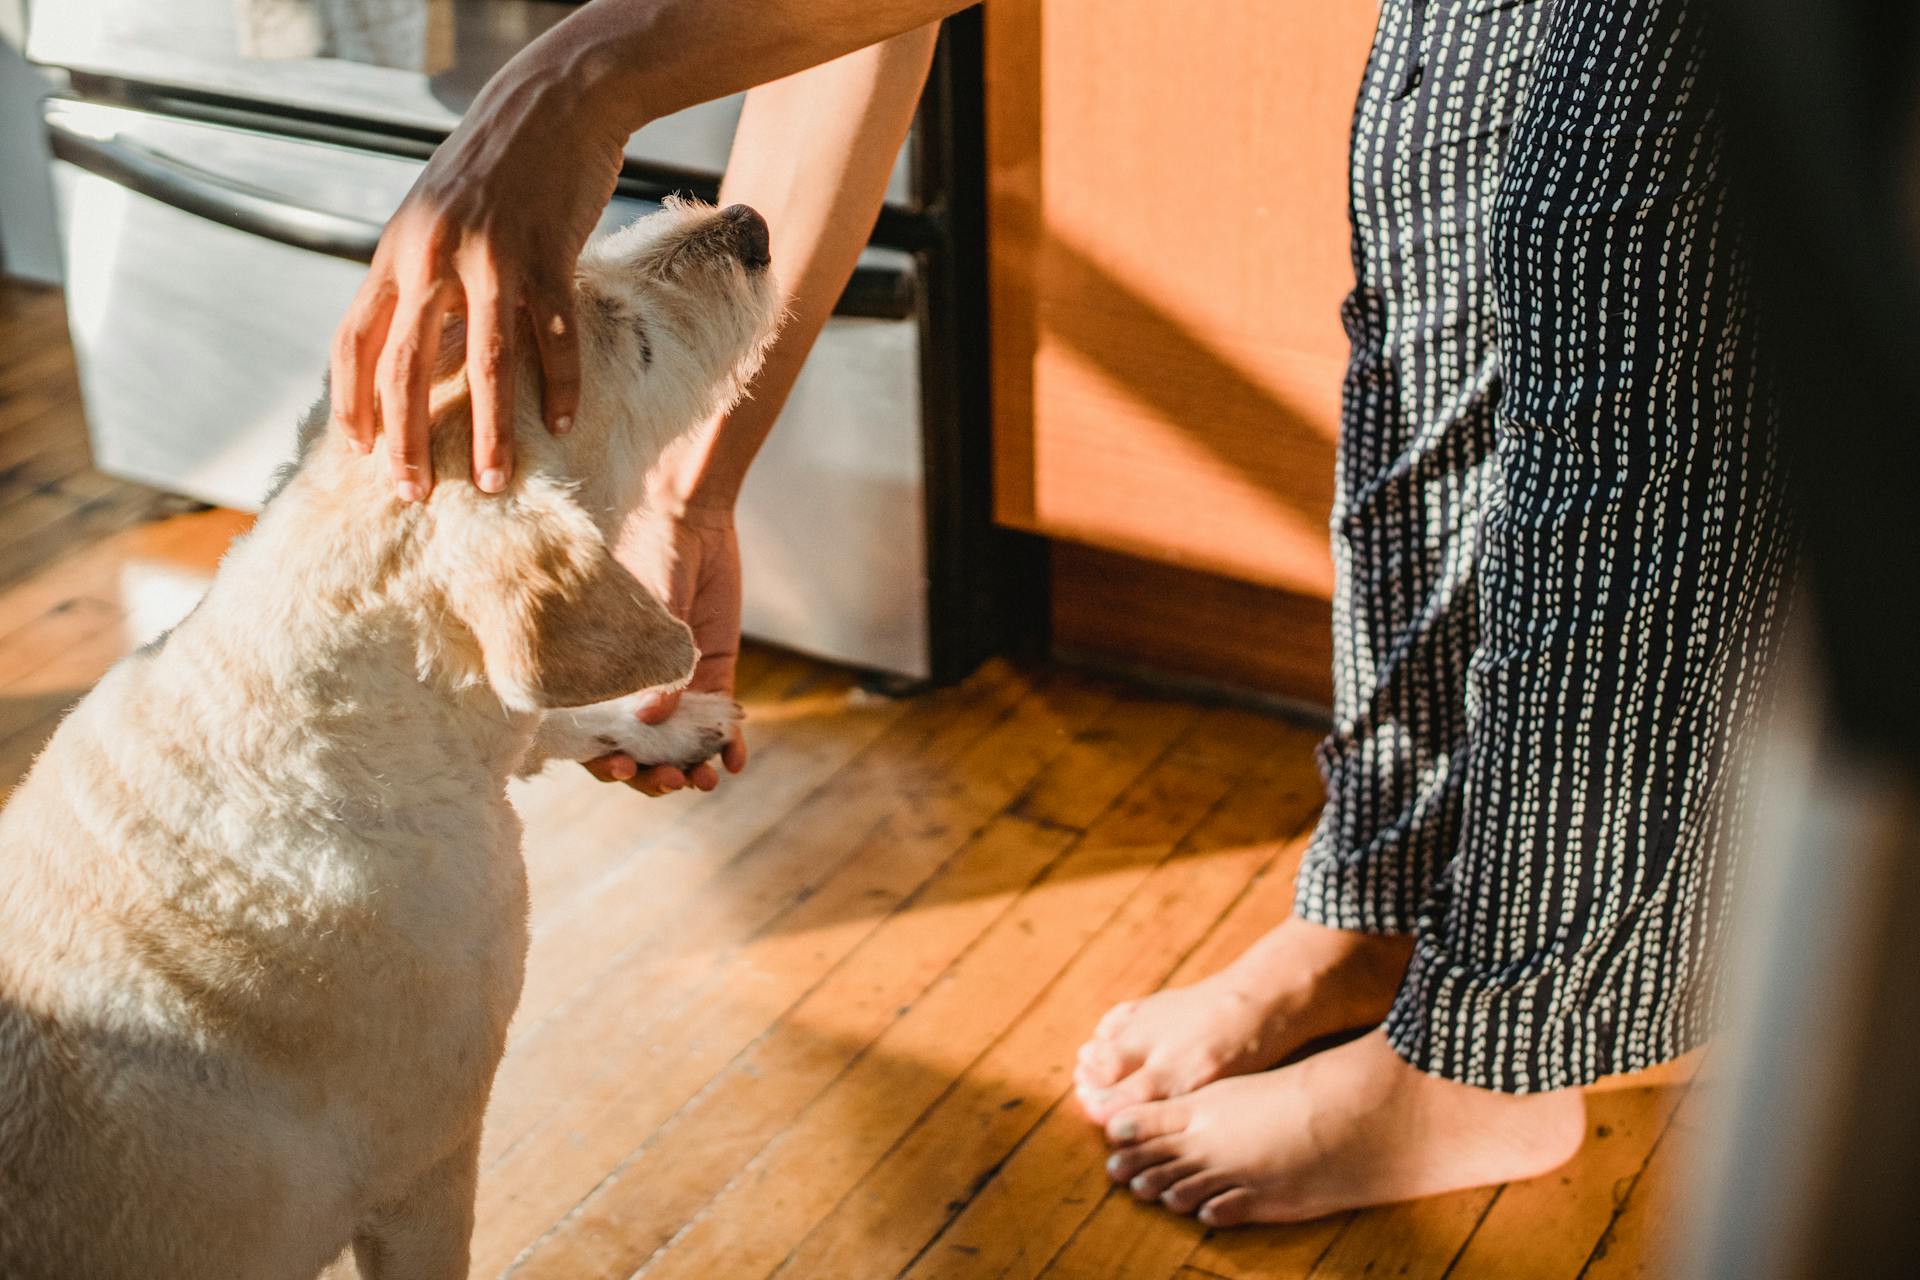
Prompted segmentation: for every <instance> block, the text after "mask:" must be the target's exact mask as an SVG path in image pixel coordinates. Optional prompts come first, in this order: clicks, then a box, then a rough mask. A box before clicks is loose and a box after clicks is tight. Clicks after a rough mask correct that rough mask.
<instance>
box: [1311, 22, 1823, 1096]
mask: <svg viewBox="0 0 1920 1280" xmlns="http://www.w3.org/2000/svg"><path fill="white" fill-rule="evenodd" d="M1693 21H1694V19H1693V17H1692V15H1690V14H1689V13H1688V12H1687V11H1686V5H1685V4H1684V3H1683V2H1682V0H1532V2H1530V0H1385V5H1384V9H1383V11H1382V14H1381V20H1380V27H1379V33H1378V35H1377V37H1376V41H1375V44H1374V49H1373V53H1372V56H1371V59H1370V61H1369V64H1368V67H1367V72H1366V77H1365V80H1364V82H1363V85H1362V89H1361V94H1360V101H1359V106H1358V110H1357V114H1356V117H1355V123H1354V130H1353V160H1352V163H1353V177H1352V213H1353V257H1354V271H1355V276H1356V283H1355V288H1354V290H1353V293H1352V294H1351V295H1350V296H1349V297H1348V299H1347V302H1346V304H1345V310H1344V318H1345V321H1346V326H1347V330H1348V333H1349V335H1350V337H1351V339H1352V344H1353V355H1352V362H1351V365H1350V367H1349V371H1348V374H1347V379H1346V386H1345V394H1344V407H1343V418H1344V421H1343V425H1342V438H1341V444H1340V453H1339V461H1338V467H1339V478H1338V481H1339V482H1338V490H1337V498H1336V502H1335V508H1334V513H1333V523H1332V533H1333V546H1334V555H1335V565H1336V571H1337V574H1336V580H1337V587H1336V596H1335V609H1334V619H1335V621H1334V642H1335V643H1334V650H1335V666H1334V677H1335V709H1334V711H1335V714H1334V721H1335V723H1334V728H1333V731H1332V733H1331V735H1330V736H1329V737H1328V739H1327V740H1326V742H1325V743H1324V745H1323V746H1322V748H1321V757H1320V763H1321V768H1322V771H1323V773H1324V775H1325V778H1326V785H1327V805H1326V810H1325V813H1324V815H1323V817H1322V819H1321V822H1320V825H1319V828H1318V829H1317V831H1316V832H1315V835H1314V838H1313V840H1312V842H1311V843H1310V845H1309V848H1308V851H1307V854H1306V857H1305V860H1304V862H1303V864H1302V867H1301V871H1300V877H1299V885H1298V892H1297V897H1296V903H1297V905H1296V910H1297V911H1298V912H1299V914H1301V915H1302V916H1305V917H1307V918H1309V919H1312V920H1317V921H1319V922H1321V923H1324V924H1329V925H1334V926H1337V927H1342V928H1348V929H1357V930H1364V931H1368V932H1377V933H1411V934H1412V935H1413V937H1414V940H1415V943H1414V952H1413V959H1412V963H1411V967H1410V969H1409V971H1408V973H1407V977H1406V980H1405V982H1404V985H1403V986H1402V988H1401V990H1400V993H1399V996H1398V998H1397V1000H1396V1002H1395V1004H1394V1006H1393V1010H1392V1013H1391V1015H1390V1016H1389V1018H1388V1021H1387V1034H1388V1037H1389V1039H1390V1040H1391V1042H1392V1043H1393V1045H1394V1047H1395V1049H1396V1050H1397V1051H1398V1052H1399V1053H1400V1054H1401V1055H1402V1056H1403V1057H1404V1058H1406V1059H1407V1060H1408V1061H1409V1062H1411V1063H1413V1064H1414V1065H1415V1066H1417V1067H1419V1068H1421V1069H1423V1070H1425V1071H1429V1072H1432V1073H1434V1074H1437V1075H1441V1076H1444V1077H1447V1078H1449V1079H1454V1080H1459V1081H1462V1082H1465V1083H1469V1084H1473V1085H1478V1086H1481V1087H1485V1088H1492V1089H1502V1090H1509V1091H1515V1092H1526V1091H1533V1090H1541V1089H1553V1088H1561V1087H1565V1086H1569V1085H1575V1084H1580V1083H1584V1082H1587V1081H1590V1080H1592V1079H1594V1078H1595V1077H1597V1076H1601V1075H1605V1074H1608V1073H1611V1072H1617V1071H1626V1070H1633V1069H1638V1068H1641V1067H1645V1066H1649V1065H1651V1064H1653V1063H1655V1062H1659V1061H1662V1060H1665V1059H1667V1058H1671V1057H1674V1056H1677V1055H1678V1054H1680V1053H1682V1052H1684V1051H1685V1050H1687V1049H1688V1048H1690V1047H1692V1046H1694V1045H1695V1044H1697V1043H1698V1042H1699V1041H1700V1040H1701V1039H1702V1038H1703V1037H1704V1035H1705V1033H1706V1031H1707V1029H1708V1027H1709V1025H1710V1020H1711V1016H1712V1012H1713V1008H1714V1005H1715V986H1716V981H1715V966H1714V960H1715V952H1716V943H1717V941H1718V939H1719V936H1720V932H1721V928H1722V918H1723V914H1724V912H1723V906H1724V903H1725V899H1726V896H1727V886H1728V879H1729V870H1730V867H1729V853H1730V851H1731V848H1732V846H1733V845H1734V844H1735V843H1736V835H1737V826H1738V814H1739V811H1740V809H1741V802H1742V787H1743V776H1744V772H1745V770H1744V767H1743V761H1744V757H1745V755H1746V754H1747V752H1746V750H1745V742H1746V738H1747V736H1748V735H1747V734H1746V733H1745V732H1744V730H1745V728H1746V726H1747V725H1749V724H1750V723H1751V722H1752V721H1753V720H1754V719H1755V713H1756V712H1757V711H1758V710H1759V709H1760V707H1761V705H1762V699H1763V697H1764V677H1765V676H1766V674H1767V672H1768V670H1769V666H1770V658H1771V656H1772V654H1773V652H1774V649H1775V644H1774V637H1775V635H1776V633H1777V631H1778V629H1779V627H1778V622H1779V616H1780V614H1781V613H1782V612H1783V611H1784V603H1785V600H1786V598H1787V588H1788V579H1789V572H1788V571H1789V566H1790V563H1791V530H1790V527H1789V525H1790V520H1789V519H1788V516H1787V511H1786V504H1785V501H1784V495H1783V483H1782V475H1781V472H1780V469H1779V463H1778V460H1777V459H1776V456H1775V450H1774V445H1773V439H1772V419H1771V413H1770V403H1769V399H1768V395H1767V391H1766V386H1765V382H1764V379H1763V378H1762V377H1761V376H1760V372H1759V370H1758V369H1757V368H1756V361H1755V357H1754V345H1755V334H1754V331H1753V329H1754V326H1753V324H1752V321H1751V317H1750V314H1749V310H1748V299H1747V289H1748V281H1747V267H1746V264H1745V261H1744V259H1743V257H1742V255H1741V253H1740V252H1739V250H1738V247H1737V243H1736V242H1737V236H1736V235H1735V233H1734V231H1733V230H1732V228H1731V227H1730V225H1729V217H1728V210H1727V205H1726V198H1725V193H1724V190H1723V186H1722V174H1721V168H1720V147H1719V143H1718V140H1717V133H1716V128H1715V112H1714V108H1713V104H1712V101H1711V95H1710V94H1709V93H1708V92H1707V91H1706V90H1705V89H1704V88H1703V86H1702V83H1701V72H1702V68H1701V56H1700V43H1699V39H1698V35H1697V32H1696V31H1695V29H1694V27H1693Z"/></svg>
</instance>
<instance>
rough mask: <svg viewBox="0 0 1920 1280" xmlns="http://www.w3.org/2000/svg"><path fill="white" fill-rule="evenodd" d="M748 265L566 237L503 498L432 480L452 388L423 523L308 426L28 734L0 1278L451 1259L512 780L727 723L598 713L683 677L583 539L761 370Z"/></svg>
mask: <svg viewBox="0 0 1920 1280" xmlns="http://www.w3.org/2000/svg"><path fill="white" fill-rule="evenodd" d="M766 246H767V240H766V224H765V223H764V222H762V221H761V220H760V217H759V215H757V214H755V213H753V212H752V211H751V210H747V209H742V208H735V209H730V210H727V211H724V212H714V211H713V210H711V209H707V208H705V207H696V206H692V205H675V206H673V207H670V208H669V209H668V210H667V211H665V212H663V213H660V214H657V215H655V216H653V217H650V218H646V219H643V220H642V221H640V222H638V223H636V224H635V225H634V226H632V227H629V228H627V229H626V230H625V231H622V232H621V233H619V234H618V235H615V236H612V237H610V238H608V239H606V240H602V241H600V242H598V243H596V244H594V245H591V246H589V248H588V250H587V252H586V254H585V256H584V257H583V259H582V261H581V263H580V270H579V291H580V302H579V317H580V319H579V328H580V341H581V356H582V363H583V375H584V377H583V397H584V398H583V402H582V404H581V407H580V411H579V413H578V415H577V419H576V420H577V422H578V424H579V425H578V427H577V428H576V429H575V430H574V431H573V432H572V433H571V434H570V435H567V436H563V437H558V438H556V437H551V436H549V435H548V434H547V432H546V431H545V430H544V429H543V428H542V427H541V426H540V423H539V414H538V410H537V404H536V401H537V398H538V397H537V394H536V393H535V392H534V390H533V388H532V387H531V386H530V385H529V384H531V383H533V381H534V379H533V376H532V373H531V370H530V369H529V371H528V373H527V374H526V375H525V376H523V377H522V379H521V380H520V381H521V387H522V395H521V401H520V406H519V413H518V421H517V422H516V424H515V447H516V455H517V457H518V459H519V463H520V466H519V473H518V475H517V476H516V478H515V481H514V483H513V485H512V487H511V488H510V490H509V491H508V492H507V493H506V494H504V495H502V496H500V497H487V496H484V495H482V494H480V493H479V492H478V491H477V490H475V489H474V488H473V487H472V486H471V485H470V484H468V483H465V482H463V481H459V480H455V479H447V478H445V477H459V476H465V475H467V474H469V471H468V468H469V464H470V449H471V445H470V441H469V439H468V436H469V432H470V430H471V428H470V425H469V423H470V419H469V417H468V414H467V409H466V396H465V386H464V380H463V378H462V377H461V376H460V375H458V374H457V373H454V374H447V373H445V372H444V371H443V376H442V378H441V380H440V383H439V385H438V386H437V387H436V392H435V397H434V422H435V426H434V456H435V469H436V474H438V475H440V476H441V477H443V479H442V481H441V483H440V484H439V485H438V486H437V487H436V488H435V490H434V493H433V495H432V497H431V498H430V499H429V500H428V501H427V502H425V503H423V504H416V505H404V504H401V503H399V502H397V501H396V500H395V499H394V498H393V497H392V496H391V495H390V485H389V481H388V477H387V472H386V467H385V464H384V462H383V461H382V460H381V459H380V458H379V457H378V456H377V455H376V456H371V457H369V456H362V455H360V454H358V453H356V452H355V451H354V450H353V449H352V448H351V447H350V445H349V444H348V443H347V442H346V441H345V440H344V439H343V438H341V436H340V435H339V433H337V432H330V431H327V430H325V429H324V428H323V425H322V424H323V422H324V410H323V408H317V409H316V411H315V412H314V413H313V414H312V415H310V417H309V421H308V422H307V424H306V425H305V427H304V428H303V431H304V433H305V438H304V442H303V446H302V451H301V452H302V457H301V460H300V461H299V462H298V463H297V464H296V466H295V468H294V470H293V471H292V472H291V474H290V475H289V476H288V477H287V478H286V479H285V481H284V483H283V485H282V486H281V489H280V491H279V492H278V494H277V496H276V497H275V498H274V499H273V500H272V502H270V503H269V504H268V506H267V509H266V511H265V512H264V513H263V514H262V515H261V517H260V520H259V522H258V524H257V525H256V526H255V527H254V529H253V530H252V532H250V533H249V534H248V535H247V536H246V537H244V538H243V539H241V540H240V541H239V542H237V543H236V544H235V546H234V548H233V550H232V551H231V552H230V553H229V554H228V556H227V557H226V560H225V562H224V563H223V564H222V566H221V569H220V573H219V575H218V577H217V578H216V579H215V581H214V583H213V586H212V588H211V590H210V591H209V592H208V594H207V596H206V598H205V599H204V600H203V601H202V602H201V604H200V606H199V607H198V608H197V609H196V610H195V611H194V612H193V614H191V615H190V616H189V617H188V618H187V619H186V620H185V621H183V622H182V623H181V624H180V625H179V626H178V627H177V628H175V629H174V631H173V632H172V633H171V634H170V635H168V636H167V637H165V638H164V639H163V640H162V641H160V642H158V643H156V644H154V645H152V646H150V647H149V648H147V649H146V650H144V651H142V652H140V653H138V654H135V655H133V656H132V657H129V658H127V659H126V660H125V661H123V662H121V663H120V664H119V665H117V666H116V667H114V668H113V670H111V671H110V672H108V673H107V676H106V678H105V679H103V680H102V681H101V682H100V684H99V686H98V687H97V688H95V689H94V691H93V692H92V693H91V694H89V695H88V697H87V698H86V700H85V701H84V702H82V703H81V704H80V705H79V707H78V708H76V709H75V711H74V712H73V714H72V715H70V716H69V717H68V718H67V719H66V721H65V722H64V723H63V724H62V725H61V726H60V728H59V730H58V731H57V732H56V733H55V734H54V736H53V740H52V742H51V743H50V744H49V746H48V747H47V749H46V751H45V752H44V753H43V754H42V755H41V757H40V759H39V761H38V762H37V763H36V764H35V766H34V769H33V771H32V773H31V774H30V775H29V776H28V777H27V779H26V781H25V782H24V783H22V784H21V786H20V788H19V790H18V791H17V792H16V793H15V794H14V797H13V799H12V802H11V803H10V804H9V805H8V807H7V809H6V812H5V814H4V815H3V816H0V1276H4V1277H6V1278H7V1280H122V1278H124V1280H135V1278H137V1280H217V1278H219V1277H235V1278H236V1280H280V1278H282V1277H285V1278H286V1280H295V1278H296V1277H297V1278H299V1280H308V1278H310V1277H312V1276H314V1275H315V1274H316V1273H318V1272H319V1271H320V1270H321V1269H322V1268H323V1267H325V1266H326V1265H327V1264H328V1263H330V1262H331V1261H332V1260H333V1259H334V1258H335V1257H336V1256H337V1255H338V1254H339V1253H340V1252H341V1251H342V1250H343V1249H344V1248H346V1247H347V1246H348V1244H349V1243H351V1245H352V1247H353V1249H354V1252H355V1255H356V1257H357V1260H358V1262H359V1265H360V1268H361V1271H362V1273H363V1275H365V1276H368V1277H370V1278H377V1277H406V1278H408V1280H426V1278H428V1277H432V1278H436V1280H437V1278H440V1277H458V1276H465V1275H466V1273H467V1255H468V1241H469V1236H470V1234H471V1229H472V1224H473V1196H474V1179H475V1172H476V1159H477V1156H476V1153H477V1149H478V1144H479V1139H480V1125H481V1117H482V1113H483V1111H484V1110H485V1107H486V1101H487V1093H488V1090H489V1088H490V1087H491V1085H492V1082H493V1074H494V1069H495V1067H496V1065H497V1064H498V1062H499V1058H500V1054H501V1051H502V1047H503V1045H504V1042H505V1037H506V1030H507V1021H508V1019H509V1017H510V1016H511V1015H512V1013H513V1009H514V1006H515V1004H516V1003H517V1002H518V1000H519V998H520V980H521V966H522V962H523V958H524V954H525V950H526V878H525V870H524V867H523V865H522V863H521V859H520V850H519V844H520V824H519V822H518V820H517V819H516V818H515V816H514V813H513V810H512V808H511V806H510V805H509V804H508V802H507V796H506V790H505V786H506V781H507V779H508V777H509V775H511V774H512V773H514V772H515V771H516V770H522V771H524V770H527V769H529V768H532V767H537V766H538V764H539V763H541V762H542V761H543V760H544V759H545V758H548V757H569V758H575V759H584V758H588V757H592V756H599V755H603V754H606V753H607V752H608V751H611V750H616V749H618V750H625V751H627V752H630V753H631V754H632V755H634V756H635V757H637V758H639V759H641V760H643V761H649V762H653V761H670V762H673V763H678V764H691V763H692V762H695V761H697V760H701V759H704V758H706V757H707V756H708V755H710V754H711V753H712V752H713V750H714V749H715V748H716V747H717V746H718V744H719V743H720V741H721V740H722V739H723V738H724V736H725V735H726V734H727V732H728V731H729V729H730V728H731V726H732V723H733V719H734V717H735V715H736V714H737V710H736V709H735V708H734V707H733V706H732V704H731V703H730V702H728V701H726V700H724V699H717V698H713V697H698V698H696V697H689V698H688V699H686V700H685V701H683V703H682V704H681V705H682V711H681V712H680V713H679V714H677V715H676V716H675V718H674V719H672V720H670V721H668V722H667V723H666V724H664V725H660V726H657V727H650V726H647V725H643V724H641V723H639V721H638V720H636V718H635V717H634V714H633V707H632V704H631V702H630V701H620V702H615V703H612V704H610V705H591V704H601V703H603V702H604V700H607V699H614V698H616V697H618V696H619V695H627V694H631V693H633V691H635V690H640V689H645V688H649V687H657V686H674V685H679V684H682V683H684V682H685V680H686V679H687V677H688V675H689V673H690V672H691V670H692V668H693V662H694V657H695V654H694V648H693V644H692V640H691V637H690V635H689V633H688V631H687V628H686V627H685V626H683V625H682V624H681V623H680V622H678V621H676V620H675V619H674V618H672V617H671V616H670V615H669V614H668V613H667V611H666V610H665V609H664V608H663V607H662V605H661V604H660V602H659V601H658V600H657V599H656V598H654V597H653V596H652V595H651V594H649V593H648V592H647V591H646V590H645V589H644V588H642V587H641V586H640V584H639V583H638V582H637V581H636V580H635V579H634V578H633V577H632V576H631V575H629V574H628V573H627V571H626V570H625V569H623V568H621V566H620V565H619V564H618V563H617V562H616V561H615V560H614V557H613V555H612V554H611V552H610V549H609V548H610V540H611V539H613V538H614V536H615V534H616V532H617V531H618V530H619V528H620V526H621V524H622V522H623V520H624V518H625V516H626V515H627V514H628V512H629V511H630V510H631V509H632V508H633V507H634V506H635V505H636V504H637V502H638V501H639V500H640V497H641V491H642V480H643V477H644V476H645V473H646V472H647V470H648V468H649V467H650V466H651V465H652V464H653V462H654V460H655V459H656V458H657V457H658V456H659V454H660V451H661V450H662V448H664V447H665V446H666V445H667V444H668V443H669V442H671V441H672V440H673V439H674V438H675V437H677V436H679V435H681V434H682V433H684V432H686V431H687V430H689V429H690V428H692V427H694V426H695V425H696V424H698V423H700V422H702V421H703V420H705V419H706V418H707V417H708V416H709V415H710V414H712V413H713V412H715V411H716V410H717V409H718V408H720V407H721V406H723V405H726V404H728V403H729V402H731V401H732V399H733V398H735V397H736V396H737V395H738V394H739V393H740V390H741V387H742V385H743V383H744V381H745V379H746V378H748V377H749V376H751V373H752V371H753V369H754V368H755V367H756V366H757V363H758V361H759V358H760V354H761V352H762V351H763V350H764V347H765V345H766V342H767V340H768V339H769V337H770V336H771V333H772V331H773V328H774V326H775V323H776V318H775V316H776V311H777V304H776V301H775V286H774V284H773V281H772V279H771V277H770V274H769V273H768V272H767V271H766V270H765V268H766V265H767V249H766ZM458 345H459V344H458V342H457V340H456V341H454V342H451V343H449V350H452V351H457V350H458ZM556 708H580V710H577V711H556V710H555V709H556Z"/></svg>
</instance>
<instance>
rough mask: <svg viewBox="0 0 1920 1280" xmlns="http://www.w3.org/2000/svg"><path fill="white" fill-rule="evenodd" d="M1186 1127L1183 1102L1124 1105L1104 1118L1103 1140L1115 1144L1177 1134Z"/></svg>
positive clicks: (1122, 1144)
mask: <svg viewBox="0 0 1920 1280" xmlns="http://www.w3.org/2000/svg"><path fill="white" fill-rule="evenodd" d="M1186 1127H1187V1105H1186V1103H1185V1102H1183V1101H1180V1100H1178V1099H1174V1100H1172V1101H1168V1102H1149V1103H1146V1104H1144V1105H1141V1106H1135V1107H1128V1108H1127V1109H1126V1110H1124V1111H1120V1112H1117V1113H1115V1114H1114V1116H1113V1118H1112V1119H1111V1120H1108V1121H1107V1141H1109V1142H1111V1143H1113V1144H1114V1145H1115V1146H1117V1147H1124V1146H1131V1145H1132V1144H1134V1143H1136V1142H1145V1141H1147V1140H1148V1139H1150V1138H1162V1137H1165V1136H1167V1135H1168V1134H1173V1133H1179V1132H1180V1131H1181V1130H1182V1129H1185V1128H1186Z"/></svg>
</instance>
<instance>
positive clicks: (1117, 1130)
mask: <svg viewBox="0 0 1920 1280" xmlns="http://www.w3.org/2000/svg"><path fill="white" fill-rule="evenodd" d="M1108 1132H1110V1133H1112V1134H1113V1140H1114V1141H1115V1142H1132V1141H1133V1140H1134V1139H1135V1138H1137V1137H1139V1136H1140V1124H1139V1122H1138V1121H1136V1120H1115V1121H1114V1122H1113V1128H1112V1129H1110V1130H1109V1131H1108Z"/></svg>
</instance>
